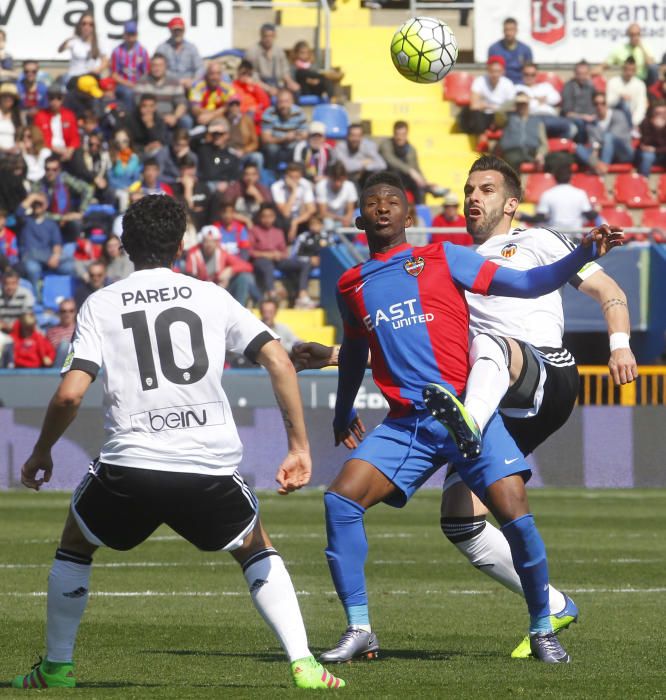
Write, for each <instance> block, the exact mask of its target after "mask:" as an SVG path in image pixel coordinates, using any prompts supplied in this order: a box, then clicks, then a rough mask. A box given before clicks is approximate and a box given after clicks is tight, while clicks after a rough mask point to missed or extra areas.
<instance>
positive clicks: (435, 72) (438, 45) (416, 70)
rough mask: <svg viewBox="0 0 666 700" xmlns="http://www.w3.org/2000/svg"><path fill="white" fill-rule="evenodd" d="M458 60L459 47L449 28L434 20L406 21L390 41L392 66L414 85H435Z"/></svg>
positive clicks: (429, 18)
mask: <svg viewBox="0 0 666 700" xmlns="http://www.w3.org/2000/svg"><path fill="white" fill-rule="evenodd" d="M457 58H458V43H457V42H456V38H455V36H454V35H453V32H452V31H451V28H450V27H449V25H448V24H446V22H442V21H441V20H439V19H434V18H433V17H413V18H412V19H408V20H407V21H406V22H405V23H404V24H403V25H402V27H400V29H398V31H397V32H396V33H395V34H394V35H393V39H391V59H392V60H393V65H394V66H395V67H396V69H397V71H398V73H400V75H402V76H404V77H405V78H407V79H408V80H412V81H413V82H415V83H436V82H437V81H438V80H441V79H442V78H443V77H444V76H445V75H446V74H447V73H448V72H449V71H450V70H451V68H453V66H454V65H455V62H456V59H457Z"/></svg>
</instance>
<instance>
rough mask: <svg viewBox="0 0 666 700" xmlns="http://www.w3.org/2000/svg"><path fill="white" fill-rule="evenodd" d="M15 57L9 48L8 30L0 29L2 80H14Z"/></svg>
mask: <svg viewBox="0 0 666 700" xmlns="http://www.w3.org/2000/svg"><path fill="white" fill-rule="evenodd" d="M15 78H16V71H15V70H14V59H13V57H12V55H11V54H10V53H9V51H8V50H7V32H6V31H5V30H4V29H0V80H14V79H15Z"/></svg>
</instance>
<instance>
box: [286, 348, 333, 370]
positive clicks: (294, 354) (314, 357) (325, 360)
mask: <svg viewBox="0 0 666 700" xmlns="http://www.w3.org/2000/svg"><path fill="white" fill-rule="evenodd" d="M334 350H335V348H334V347H331V346H330V345H322V344H321V343H298V344H297V345H294V347H293V348H292V349H291V361H292V362H293V363H294V367H295V368H296V371H297V372H300V371H301V370H303V369H321V368H322V367H328V366H329V365H330V364H332V363H331V360H332V358H333V352H334Z"/></svg>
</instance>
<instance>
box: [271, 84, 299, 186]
mask: <svg viewBox="0 0 666 700" xmlns="http://www.w3.org/2000/svg"><path fill="white" fill-rule="evenodd" d="M306 135H307V119H306V117H305V113H304V112H303V110H302V109H301V108H300V107H298V106H297V105H295V104H294V96H293V95H292V94H291V92H289V90H285V89H282V90H278V91H277V97H276V100H275V106H274V107H269V108H268V109H267V110H266V111H265V112H264V113H263V115H262V117H261V134H260V138H261V144H262V150H263V152H264V157H265V166H266V168H267V169H268V170H272V171H273V172H274V173H277V171H278V169H279V167H280V166H281V165H284V164H285V163H289V162H290V161H292V160H293V159H294V149H295V148H296V144H297V143H298V142H299V141H301V140H302V139H304V138H305V137H306Z"/></svg>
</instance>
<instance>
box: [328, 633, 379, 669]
mask: <svg viewBox="0 0 666 700" xmlns="http://www.w3.org/2000/svg"><path fill="white" fill-rule="evenodd" d="M378 656H379V642H378V641H377V636H376V635H375V633H374V632H366V631H365V630H362V629H361V628H360V627H355V626H354V625H350V626H349V627H347V629H346V630H345V632H344V634H343V635H342V637H340V641H339V642H338V643H337V644H336V645H335V646H334V647H333V648H332V649H329V650H328V651H325V652H324V653H323V654H322V655H321V656H320V657H319V660H320V661H321V662H322V663H327V664H342V663H345V662H348V661H353V660H354V659H368V660H370V659H376V658H377V657H378Z"/></svg>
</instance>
